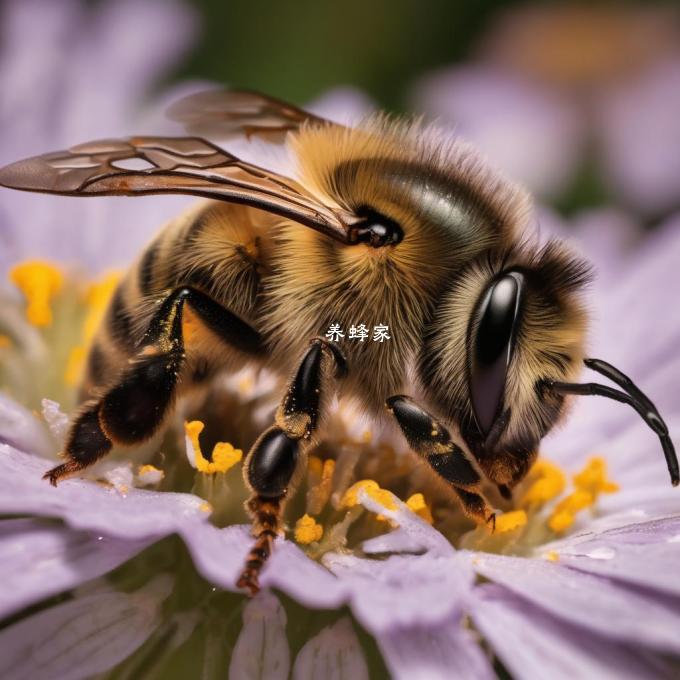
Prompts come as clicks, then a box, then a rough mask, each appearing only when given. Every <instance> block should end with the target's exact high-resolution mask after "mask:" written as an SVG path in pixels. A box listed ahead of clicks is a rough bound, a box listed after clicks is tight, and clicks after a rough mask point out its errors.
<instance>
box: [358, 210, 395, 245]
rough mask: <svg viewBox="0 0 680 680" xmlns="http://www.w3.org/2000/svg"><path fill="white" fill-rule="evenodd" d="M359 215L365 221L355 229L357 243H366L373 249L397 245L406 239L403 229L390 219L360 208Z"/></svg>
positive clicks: (373, 211)
mask: <svg viewBox="0 0 680 680" xmlns="http://www.w3.org/2000/svg"><path fill="white" fill-rule="evenodd" d="M357 214H358V215H359V216H360V217H363V218H364V219H363V220H362V221H361V222H359V223H358V224H357V225H355V226H354V228H353V238H354V241H355V243H366V244H368V245H370V246H372V247H373V248H382V247H384V246H390V245H397V243H401V241H402V239H403V238H404V232H403V231H402V229H401V227H400V226H399V225H398V224H397V223H396V222H395V221H394V220H392V219H390V218H389V217H386V216H385V215H381V214H380V213H378V212H376V211H375V210H371V209H370V208H366V207H364V208H360V209H359V210H357Z"/></svg>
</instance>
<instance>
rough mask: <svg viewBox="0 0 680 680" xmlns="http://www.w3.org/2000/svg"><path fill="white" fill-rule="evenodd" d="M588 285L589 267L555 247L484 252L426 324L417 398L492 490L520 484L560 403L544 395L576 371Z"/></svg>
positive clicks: (559, 410)
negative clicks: (438, 417)
mask: <svg viewBox="0 0 680 680" xmlns="http://www.w3.org/2000/svg"><path fill="white" fill-rule="evenodd" d="M589 278H590V268H589V267H588V265H587V264H586V263H585V262H583V261H582V260H580V259H577V258H575V257H573V256H572V255H571V254H570V253H569V252H568V250H567V249H566V248H565V247H564V246H563V245H562V244H560V243H558V242H555V241H554V242H550V243H549V244H548V245H546V246H545V247H543V248H541V249H539V250H528V249H524V248H518V249H513V250H511V251H507V252H496V253H492V254H490V255H488V256H486V255H485V256H484V257H482V258H479V259H477V260H475V261H474V262H472V263H471V264H470V265H469V266H468V267H466V268H465V269H464V270H462V271H461V272H460V274H459V275H458V276H457V277H456V278H455V279H454V280H453V281H451V283H450V285H449V287H448V288H447V290H446V291H445V292H444V294H443V295H442V297H441V299H440V302H439V304H438V305H437V309H436V311H435V313H434V315H433V317H432V319H431V320H430V323H429V324H428V328H427V333H426V336H425V341H424V343H423V349H422V353H421V356H420V361H419V370H420V375H421V379H422V382H423V387H424V390H425V392H426V394H427V396H428V398H429V399H430V401H431V402H432V403H433V404H434V405H435V407H436V408H438V409H439V410H440V411H441V413H442V414H443V415H444V416H445V417H446V418H447V419H448V420H449V422H453V423H455V424H457V425H458V428H459V430H460V434H461V437H462V438H463V439H464V441H465V443H466V444H467V445H468V447H469V448H470V450H471V451H472V452H473V453H474V455H475V457H476V458H477V459H478V460H479V461H480V464H481V466H482V468H483V469H484V470H485V472H486V473H487V475H488V476H489V477H490V478H491V479H493V480H494V481H496V482H497V483H499V484H508V485H510V486H512V485H513V484H514V483H515V482H516V481H518V480H519V479H521V478H522V477H523V476H524V473H525V472H526V469H527V467H528V466H529V465H530V464H531V462H532V461H533V459H534V458H535V456H536V452H537V447H538V443H539V441H540V440H541V439H542V437H543V436H544V435H545V434H546V433H547V432H548V431H549V430H550V429H551V428H552V427H553V425H554V424H555V423H556V422H557V421H558V420H559V419H560V417H561V416H562V414H563V411H564V397H563V395H562V394H558V393H555V392H553V391H549V390H548V391H546V390H545V389H543V387H544V385H545V384H546V383H547V382H550V381H553V382H566V381H570V380H573V379H574V378H575V377H576V375H577V374H578V372H579V371H580V369H581V366H582V362H583V356H584V340H585V331H586V326H587V314H586V310H585V307H584V305H583V302H582V300H581V295H580V293H581V291H582V290H583V287H584V285H585V284H586V283H587V281H588V280H589ZM499 453H502V454H504V455H502V456H501V455H497V454H499Z"/></svg>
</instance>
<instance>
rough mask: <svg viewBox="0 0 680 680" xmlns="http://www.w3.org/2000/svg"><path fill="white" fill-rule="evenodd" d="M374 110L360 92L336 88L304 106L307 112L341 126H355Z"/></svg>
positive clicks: (369, 101)
mask: <svg viewBox="0 0 680 680" xmlns="http://www.w3.org/2000/svg"><path fill="white" fill-rule="evenodd" d="M375 108H376V106H375V103H374V102H373V101H371V100H370V99H369V98H368V97H367V96H366V95H365V94H364V93H363V92H362V91H361V90H357V89H356V88H353V87H336V88H334V89H332V90H329V91H328V92H325V93H324V94H323V95H321V97H318V98H317V99H314V100H312V101H311V102H310V103H309V104H306V105H305V109H306V110H307V111H311V112H312V113H315V114H316V115H317V116H321V117H322V118H327V119H328V120H332V121H334V122H335V123H341V124H342V125H356V124H357V123H358V122H360V121H361V120H362V119H363V118H365V117H366V116H367V115H368V114H369V113H371V111H374V110H375Z"/></svg>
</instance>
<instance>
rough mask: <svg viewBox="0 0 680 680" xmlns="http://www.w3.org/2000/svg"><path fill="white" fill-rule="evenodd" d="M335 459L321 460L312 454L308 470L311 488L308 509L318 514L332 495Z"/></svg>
mask: <svg viewBox="0 0 680 680" xmlns="http://www.w3.org/2000/svg"><path fill="white" fill-rule="evenodd" d="M334 472H335V461H334V460H325V461H323V462H322V461H321V459H320V458H317V457H316V456H311V457H310V459H309V466H308V470H307V479H308V482H309V490H308V491H307V511H308V512H310V513H311V514H313V515H318V514H319V513H320V512H321V511H322V510H323V508H324V506H325V505H326V503H327V502H328V499H329V498H330V497H331V491H332V490H333V488H332V483H333V473H334Z"/></svg>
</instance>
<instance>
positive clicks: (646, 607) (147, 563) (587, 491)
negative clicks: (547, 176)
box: [0, 3, 680, 679]
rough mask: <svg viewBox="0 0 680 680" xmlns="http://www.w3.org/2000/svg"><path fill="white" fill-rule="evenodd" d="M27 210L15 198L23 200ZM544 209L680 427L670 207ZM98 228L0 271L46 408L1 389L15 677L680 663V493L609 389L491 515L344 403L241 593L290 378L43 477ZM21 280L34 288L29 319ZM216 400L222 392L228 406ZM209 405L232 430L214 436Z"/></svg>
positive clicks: (66, 390)
mask: <svg viewBox="0 0 680 680" xmlns="http://www.w3.org/2000/svg"><path fill="white" fill-rule="evenodd" d="M124 5H127V3H118V5H116V8H119V7H123V6H124ZM22 6H23V5H22ZM65 6H67V5H65ZM139 6H140V4H139V3H136V4H135V8H137V7H139ZM19 7H20V6H19V5H18V4H17V5H15V6H13V11H14V12H19V11H20V9H17V8H19ZM68 7H70V8H71V11H73V12H75V13H76V14H77V13H78V12H79V11H80V10H81V9H82V8H81V6H80V5H79V4H78V3H72V4H70V5H68ZM103 7H105V8H106V7H108V11H109V12H114V15H115V12H117V11H118V9H115V10H114V9H113V8H112V6H109V5H108V4H107V3H105V4H104V5H103ZM149 7H153V8H154V9H153V10H152V11H157V12H161V13H162V12H163V11H164V10H161V9H160V7H162V5H160V4H158V3H150V4H149ZM172 7H174V9H172V10H171V11H175V10H176V9H177V8H178V7H180V6H178V5H174V4H173V5H172ZM21 11H23V10H21ZM98 11H104V10H98ZM120 11H121V12H122V13H123V14H124V10H120ZM180 11H181V9H180ZM136 12H137V9H135V13H136ZM123 14H121V16H123ZM107 16H108V15H107ZM154 16H156V19H158V15H154ZM121 20H122V19H121ZM158 20H160V19H158ZM55 21H56V19H55ZM108 24H109V21H106V22H102V30H103V29H104V28H105V26H106V25H108ZM57 25H58V26H59V25H61V24H58V23H57ZM64 30H66V29H65V28H64ZM147 49H150V48H148V46H147ZM153 62H154V59H150V63H153ZM157 63H158V62H157ZM343 101H344V99H343ZM327 105H328V104H327ZM360 105H361V106H363V104H360ZM328 106H330V105H328ZM332 106H333V107H335V106H338V107H340V106H341V105H339V104H337V103H336V104H333V105H332ZM322 110H323V109H322ZM20 122H21V121H18V120H16V121H15V123H14V124H16V125H19V124H20ZM109 133H110V131H109ZM79 136H80V133H79ZM77 141H79V140H77ZM65 143H66V142H65ZM49 146H50V147H53V146H54V143H53V142H50V144H49ZM39 150H42V149H39ZM23 153H25V152H23V151H22V152H20V154H19V155H21V154H23ZM32 198H34V197H32ZM152 204H154V201H150V202H149V206H151V205H152ZM92 205H99V202H98V201H93V202H92ZM137 205H140V206H141V205H144V201H135V206H134V207H135V208H136V207H137ZM55 206H56V203H55ZM102 206H103V204H102ZM30 210H31V208H30V207H29V205H28V204H26V205H25V206H23V211H22V220H23V219H25V217H26V216H27V215H29V216H30V214H31V213H30ZM93 210H94V208H93ZM149 210H151V208H149ZM64 211H65V212H62V209H61V206H60V207H59V209H58V210H57V209H54V211H53V212H52V213H50V215H49V219H45V215H42V218H43V219H45V221H44V222H43V223H42V224H44V225H45V229H48V228H56V227H58V226H60V224H61V220H62V219H69V218H70V215H71V213H69V212H68V210H67V209H66V208H64ZM75 214H76V213H75V212H74V213H73V215H75ZM93 214H95V215H96V214H99V218H98V221H99V222H100V223H102V224H104V223H106V222H107V221H108V220H109V219H110V216H109V211H108V210H106V209H105V208H104V207H102V208H101V213H93ZM135 214H137V213H135ZM155 217H156V216H154V222H153V223H154V224H155V223H156V221H155ZM4 219H5V221H4V222H2V229H3V231H2V232H1V233H2V234H3V235H5V234H6V235H7V236H8V239H9V240H8V242H9V243H10V244H12V250H11V252H10V255H9V256H8V258H7V261H6V263H5V265H6V266H8V267H9V264H10V261H12V264H13V265H14V264H16V262H15V261H14V260H17V259H18V256H19V255H20V256H21V259H24V258H25V257H26V256H28V255H29V254H32V255H37V254H41V253H30V250H29V249H27V246H28V245H30V244H29V243H28V240H26V241H22V240H21V238H22V237H21V236H20V230H19V228H18V225H19V222H16V221H13V220H15V219H16V216H14V215H13V214H12V215H10V216H9V217H8V216H7V215H6V216H5V218H4ZM81 219H82V218H81ZM541 223H542V228H543V229H544V230H545V231H546V232H550V233H553V232H558V233H563V234H566V235H567V236H568V237H569V238H570V239H571V240H572V241H573V244H574V245H575V247H576V248H578V249H581V250H582V251H584V252H585V253H586V254H587V255H588V256H589V257H590V258H591V259H593V260H594V262H595V264H596V265H597V266H598V268H599V270H600V272H601V277H600V279H599V282H598V283H597V284H596V286H595V287H594V289H593V291H592V297H591V304H592V306H593V308H594V310H595V312H596V317H597V323H596V326H595V328H594V332H593V337H592V342H591V345H592V353H593V354H594V355H600V354H601V355H603V356H605V357H606V358H608V359H611V360H612V361H614V362H615V363H617V364H620V365H622V366H625V367H626V370H628V371H629V372H630V373H631V374H632V375H634V376H635V377H636V379H637V380H638V382H639V383H640V384H641V385H643V386H644V388H645V391H646V392H648V393H650V394H652V395H653V396H654V399H655V400H656V401H657V403H658V406H659V408H660V411H661V412H662V413H663V414H664V416H665V417H666V420H667V422H668V424H669V427H670V429H671V431H672V432H677V431H678V427H680V410H679V409H680V404H679V403H678V401H677V399H676V397H675V381H674V373H675V371H674V370H673V369H674V368H675V367H676V365H677V363H678V359H677V351H676V347H677V342H678V339H679V337H678V336H679V335H680V326H678V321H677V319H676V318H675V317H674V315H673V314H670V313H668V310H670V309H672V305H673V304H674V295H675V290H677V277H678V273H677V265H676V263H677V261H678V257H679V256H680V216H678V217H676V218H674V219H672V220H669V221H668V223H667V224H665V225H663V226H662V228H661V229H659V230H658V231H657V232H656V233H655V234H654V235H652V236H650V237H648V238H646V239H645V240H639V241H638V242H637V244H636V246H637V247H636V249H635V250H633V249H632V248H631V245H633V244H634V243H635V241H636V239H639V238H640V237H639V234H638V233H637V231H636V230H635V229H634V227H632V226H631V223H630V222H629V221H628V219H627V218H626V217H625V216H624V215H622V214H620V213H619V212H617V211H616V210H614V209H610V210H603V211H596V212H592V213H590V214H587V215H582V216H581V217H580V218H578V219H577V220H576V221H575V224H572V225H569V226H568V225H565V224H562V223H561V222H560V220H559V219H558V218H557V217H556V216H554V215H552V214H550V213H549V212H547V211H544V212H543V214H542V216H541ZM21 224H23V221H22V223H21ZM150 224H151V222H150ZM119 233H120V232H119ZM59 234H60V239H59V240H60V241H62V242H63V244H64V245H63V246H61V245H60V244H56V241H53V244H54V245H55V247H54V248H53V252H51V253H50V254H51V255H54V256H55V257H56V258H57V259H59V256H68V258H69V259H70V255H69V253H68V250H67V246H68V245H69V244H70V240H69V238H68V237H65V236H64V235H63V232H59ZM43 235H44V234H43ZM32 238H36V237H35V235H34V236H33V237H32ZM40 239H42V236H40ZM105 239H107V236H106V233H105V232H104V231H102V233H101V234H98V235H97V238H96V241H94V240H93V242H92V243H93V244H94V243H95V242H96V243H97V247H96V248H94V249H93V250H90V248H89V246H88V247H83V246H82V243H81V241H82V239H80V240H77V241H78V243H77V245H78V248H82V249H81V250H79V251H78V257H79V258H91V259H87V261H88V262H90V263H91V264H92V271H93V272H97V276H99V277H101V278H100V279H99V280H96V281H95V282H94V284H90V285H85V284H84V283H83V281H82V278H79V277H78V276H77V275H74V273H73V272H69V271H68V270H66V269H65V268H64V267H63V265H62V266H59V267H57V266H55V265H54V264H52V263H46V262H44V261H39V262H36V261H34V262H32V263H31V267H33V268H31V267H29V268H26V269H23V270H19V271H21V272H22V275H21V276H20V275H18V274H16V275H15V276H14V279H15V283H16V285H19V286H20V288H21V291H22V292H21V294H19V292H18V291H16V290H15V291H12V293H7V294H4V295H5V298H4V299H3V304H2V306H1V307H0V309H1V310H2V311H1V315H0V324H1V325H0V328H1V329H2V330H0V332H1V333H2V336H0V337H4V338H5V340H4V341H3V342H0V371H1V375H2V380H3V386H4V387H5V388H6V389H8V390H11V391H12V393H13V394H14V395H19V396H20V397H21V401H22V402H24V403H27V404H30V406H31V408H33V409H34V410H30V409H29V408H26V407H24V406H21V405H19V404H18V403H17V402H16V401H14V400H11V399H10V398H8V397H5V396H2V397H0V550H1V552H2V555H3V559H2V561H0V575H2V576H3V578H2V581H1V582H2V583H3V586H2V587H1V588H0V651H2V654H0V675H2V676H3V677H4V676H8V677H59V678H64V677H89V676H92V675H94V674H102V675H106V674H111V675H118V676H120V675H122V676H128V677H140V676H142V675H143V676H147V677H164V678H165V677H173V676H175V675H177V676H179V675H182V674H183V673H184V674H186V669H187V668H188V669H190V670H189V671H188V672H191V673H192V674H196V675H199V674H200V675H202V676H203V675H205V676H209V675H224V674H226V673H228V674H229V675H230V676H231V677H250V676H256V677H258V676H259V677H268V678H278V677H281V678H286V677H288V676H289V674H291V673H292V674H293V677H319V676H322V675H325V674H328V673H329V671H328V670H327V669H331V671H330V672H333V673H336V674H337V675H338V676H339V677H352V678H360V679H361V678H366V677H370V676H373V677H375V676H378V677H382V676H385V675H386V674H387V672H389V673H390V674H391V675H392V676H393V677H396V678H400V677H404V678H406V677H409V678H412V677H433V678H437V677H442V678H451V677H475V678H486V677H494V676H495V675H496V674H499V673H500V674H504V673H511V674H513V675H516V676H518V677H544V676H549V677H553V676H557V677H560V676H566V675H567V674H569V675H578V676H585V677H589V676H590V677H601V676H603V675H606V674H612V673H617V674H618V675H621V676H635V677H646V676H654V677H658V676H659V675H669V676H670V675H671V674H672V673H673V672H674V671H677V665H678V659H679V658H680V649H679V647H680V642H679V641H678V639H677V635H676V634H675V631H676V630H677V629H678V625H679V624H680V593H679V592H678V591H679V590H680V588H679V587H678V584H677V583H676V580H677V579H676V578H675V573H676V572H677V568H678V563H679V562H680V548H679V547H678V544H679V542H680V493H679V492H678V491H677V490H675V491H674V490H673V489H671V488H670V485H669V484H668V481H667V478H666V473H665V470H664V466H663V462H662V459H661V456H660V453H659V451H658V441H656V439H655V437H654V435H653V434H652V433H650V432H649V430H648V429H647V428H646V427H645V425H644V424H643V423H642V422H641V421H640V420H639V418H638V417H637V416H636V414H635V413H634V412H632V411H631V410H629V409H626V408H624V407H622V406H620V405H616V404H613V403H610V402H606V401H598V400H581V401H580V402H577V403H576V404H575V405H574V409H573V413H572V416H571V418H570V420H569V422H568V424H567V425H566V426H565V428H564V429H563V430H561V431H560V432H557V433H554V434H552V435H551V436H550V437H548V438H547V439H546V440H545V442H544V445H543V453H544V456H545V457H544V458H541V459H540V460H539V463H538V464H537V465H536V466H534V468H533V469H532V471H531V473H530V476H529V478H528V479H527V482H526V484H525V486H524V488H523V489H521V490H520V493H518V495H517V507H513V508H510V507H507V508H506V510H507V511H506V512H505V513H503V514H499V516H498V518H497V524H496V532H495V533H494V534H489V533H488V532H487V531H486V530H485V529H482V528H474V527H473V526H472V525H471V524H470V523H469V522H468V521H466V520H465V519H464V518H463V517H462V516H461V514H460V512H459V511H458V509H457V506H456V505H455V501H453V500H452V498H451V496H450V495H449V494H448V492H447V490H446V489H445V488H442V486H440V485H437V484H435V483H434V480H433V477H432V474H431V473H430V471H429V470H428V469H426V468H424V467H423V466H421V465H418V464H417V462H416V461H414V459H413V457H411V456H408V455H405V448H406V447H405V444H404V443H403V442H402V441H401V440H394V439H393V435H392V434H391V433H390V431H389V430H387V429H385V430H384V431H381V430H379V429H377V427H376V426H375V425H374V424H373V423H370V422H367V421H365V420H363V419H362V418H361V417H359V416H358V415H357V414H356V413H355V412H353V411H352V410H351V409H350V407H349V406H348V405H345V404H343V403H340V404H336V405H335V410H334V412H333V413H332V414H331V416H330V418H329V421H328V423H327V427H326V433H325V434H324V437H323V439H322V440H321V441H320V442H319V443H318V444H317V445H316V446H315V447H314V449H313V450H312V451H310V461H309V466H308V470H307V472H306V476H305V479H303V481H302V483H301V487H300V489H299V492H298V494H297V496H296V497H295V498H294V499H292V500H291V503H290V505H289V507H288V520H289V522H290V525H291V527H290V528H291V532H289V538H288V539H283V538H282V539H280V540H278V541H277V544H276V548H275V551H274V554H273V557H272V559H271V560H270V562H269V563H268V565H267V568H266V570H265V572H264V573H263V575H262V579H261V583H262V586H263V591H262V592H261V593H260V595H259V596H258V597H256V598H254V599H253V600H250V601H248V600H246V598H245V597H244V595H243V594H241V593H238V592H237V590H236V588H235V582H236V579H237V577H238V574H239V572H240V570H241V569H242V566H243V564H242V561H243V559H244V556H245V555H246V553H247V551H248V549H249V547H250V543H251V540H252V539H251V538H250V536H249V527H248V525H247V524H244V522H245V520H246V517H245V514H244V511H243V507H242V506H243V500H244V498H245V489H244V488H243V484H242V481H241V477H240V471H241V470H240V467H241V464H242V453H243V451H245V450H246V447H247V446H248V445H249V444H250V443H252V441H253V439H254V437H255V436H257V434H259V432H261V431H262V429H263V428H264V427H265V426H266V425H267V424H268V423H269V422H271V415H272V410H273V408H275V406H276V403H277V401H278V398H279V396H280V389H281V386H280V384H279V381H277V380H276V378H275V377H274V376H272V375H270V374H267V373H263V374H262V375H260V376H259V377H258V376H255V375H254V374H253V373H252V372H250V371H248V370H244V371H242V372H239V373H237V374H236V375H233V376H229V377H228V378H226V379H225V380H224V382H222V383H221V384H219V385H216V389H215V392H214V393H211V399H210V400H209V402H208V403H206V404H204V405H200V406H199V407H198V408H197V413H193V412H189V413H182V414H181V415H183V416H185V417H186V425H185V426H184V427H182V426H181V424H180V425H179V426H178V427H175V428H172V429H171V430H170V432H169V433H168V435H167V436H166V437H165V438H164V439H163V441H162V442H152V444H151V445H150V446H148V447H140V448H139V449H138V450H134V451H132V452H128V453H127V455H124V456H121V455H120V454H119V455H118V456H116V454H113V455H112V456H110V457H109V458H107V460H105V461H103V462H102V463H101V464H100V465H99V466H98V467H97V468H96V469H94V470H91V471H89V473H88V475H86V476H85V477H84V478H82V479H71V480H66V481H64V482H63V483H61V484H60V485H59V487H58V488H57V489H52V488H50V487H49V486H48V485H46V484H45V482H44V481H42V479H41V477H42V474H43V473H44V472H45V471H46V470H47V469H48V468H49V467H51V466H52V465H53V464H54V461H53V457H54V452H55V451H57V450H58V447H59V445H60V443H61V441H62V440H63V437H64V434H65V415H64V413H63V412H62V411H61V409H60V407H59V404H58V403H56V401H48V400H44V397H46V396H48V397H51V398H52V399H59V400H60V401H61V402H62V404H69V403H70V402H69V399H70V400H72V399H73V386H72V384H69V382H70V381H69V380H68V377H69V376H70V375H71V369H72V368H73V366H72V365H71V361H72V360H73V361H74V362H75V365H76V367H77V359H78V356H77V354H76V356H75V359H74V358H73V354H72V350H73V349H74V348H76V349H77V348H81V347H82V346H83V344H84V343H85V342H86V341H87V338H88V333H89V330H88V329H89V328H91V326H92V324H93V323H94V321H93V319H95V317H96V315H97V314H98V313H101V309H102V306H103V304H104V300H105V297H106V292H107V291H109V292H110V288H111V286H110V280H109V278H108V276H109V275H104V276H101V269H102V268H103V267H105V266H106V265H108V264H109V263H110V262H112V261H113V260H109V259H108V258H109V257H113V254H111V255H110V254H109V252H107V253H105V254H102V253H99V254H97V253H96V252H94V251H96V250H101V249H102V244H108V242H109V241H108V240H105ZM46 243H50V241H49V240H47V241H46ZM56 245H59V248H57V247H56ZM126 247H127V246H126ZM107 250H108V249H107ZM42 254H43V255H44V254H45V253H42ZM120 254H121V256H122V251H121V253H120ZM128 254H131V251H130V253H128ZM83 261H86V260H85V259H84V260H83ZM15 271H17V270H15ZM56 281H59V282H60V285H58V286H57V285H55V282H56ZM24 296H25V298H26V302H28V305H29V308H30V305H31V303H35V306H34V307H32V308H33V309H34V310H37V311H34V312H31V313H30V315H29V317H28V318H26V317H25V311H26V310H25V307H26V305H25V300H24ZM31 317H32V318H31ZM42 321H45V322H46V325H41V322H42ZM57 329H58V330H59V332H58V333H57V332H56V331H57ZM612 338H615V339H616V341H615V342H613V341H612ZM74 370H75V369H74ZM41 402H42V414H41V415H39V414H38V413H37V409H38V408H39V406H40V405H41ZM224 413H230V414H232V417H231V418H230V419H227V420H228V422H226V423H225V422H224V421H225V418H224ZM199 418H200V421H199ZM215 418H218V419H219V420H220V421H221V422H222V424H223V425H224V426H225V427H226V429H227V430H228V432H227V433H226V434H225V436H226V437H227V439H226V440H223V441H214V440H215V436H214V435H211V434H210V433H211V431H212V425H213V424H214V423H213V421H214V419H215ZM222 434H223V433H222V432H220V437H222ZM208 451H212V455H207V452H208ZM595 454H596V455H595ZM133 461H134V462H133ZM292 539H295V540H292Z"/></svg>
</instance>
